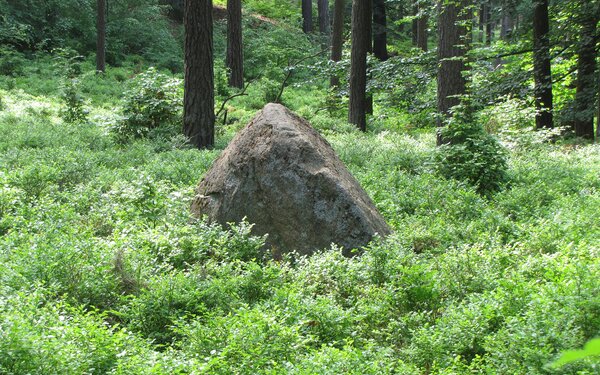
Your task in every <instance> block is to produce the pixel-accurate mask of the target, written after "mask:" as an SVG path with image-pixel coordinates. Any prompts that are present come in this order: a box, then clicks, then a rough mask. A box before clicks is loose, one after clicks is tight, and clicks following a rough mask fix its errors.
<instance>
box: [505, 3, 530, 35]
mask: <svg viewBox="0 0 600 375" xmlns="http://www.w3.org/2000/svg"><path fill="white" fill-rule="evenodd" d="M534 1H535V0H534ZM534 7H535V5H534ZM512 17H513V16H512V14H510V13H508V12H506V13H505V14H504V17H502V27H501V29H500V38H502V40H508V39H509V38H510V36H511V35H512V31H513V27H514V22H513V18H512Z"/></svg>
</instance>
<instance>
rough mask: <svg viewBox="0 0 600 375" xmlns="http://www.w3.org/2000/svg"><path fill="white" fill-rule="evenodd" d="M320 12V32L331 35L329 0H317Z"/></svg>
mask: <svg viewBox="0 0 600 375" xmlns="http://www.w3.org/2000/svg"><path fill="white" fill-rule="evenodd" d="M317 10H318V12H319V32H320V33H321V34H325V35H329V0H317Z"/></svg>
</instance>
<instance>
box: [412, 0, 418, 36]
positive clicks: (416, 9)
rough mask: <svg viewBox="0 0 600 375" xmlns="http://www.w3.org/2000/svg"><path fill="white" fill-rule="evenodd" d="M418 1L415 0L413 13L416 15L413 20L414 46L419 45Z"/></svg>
mask: <svg viewBox="0 0 600 375" xmlns="http://www.w3.org/2000/svg"><path fill="white" fill-rule="evenodd" d="M417 1H418V0H415V2H414V5H413V15H414V16H415V18H413V20H412V45H413V46H417V42H418V40H419V39H418V37H417V35H418V29H419V26H418V22H419V21H418V19H417V15H418V14H419V7H418V5H417Z"/></svg>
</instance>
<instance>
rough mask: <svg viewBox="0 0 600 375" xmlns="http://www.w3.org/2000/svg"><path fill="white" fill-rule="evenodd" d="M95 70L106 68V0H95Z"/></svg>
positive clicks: (100, 70)
mask: <svg viewBox="0 0 600 375" xmlns="http://www.w3.org/2000/svg"><path fill="white" fill-rule="evenodd" d="M96 4H97V18H96V38H97V42H96V71H98V72H104V71H105V70H106V0H97V2H96Z"/></svg>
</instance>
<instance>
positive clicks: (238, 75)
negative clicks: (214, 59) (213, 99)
mask: <svg viewBox="0 0 600 375" xmlns="http://www.w3.org/2000/svg"><path fill="white" fill-rule="evenodd" d="M227 68H229V86H231V87H237V88H240V89H241V88H243V87H244V56H243V49H242V1H241V0H227Z"/></svg>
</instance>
